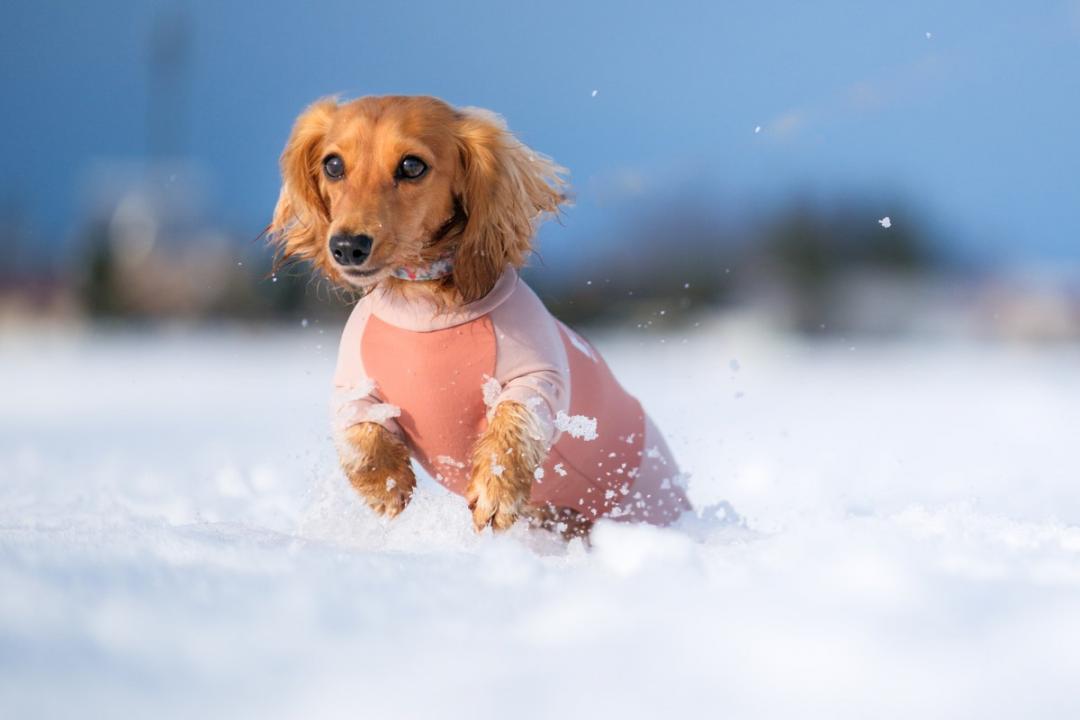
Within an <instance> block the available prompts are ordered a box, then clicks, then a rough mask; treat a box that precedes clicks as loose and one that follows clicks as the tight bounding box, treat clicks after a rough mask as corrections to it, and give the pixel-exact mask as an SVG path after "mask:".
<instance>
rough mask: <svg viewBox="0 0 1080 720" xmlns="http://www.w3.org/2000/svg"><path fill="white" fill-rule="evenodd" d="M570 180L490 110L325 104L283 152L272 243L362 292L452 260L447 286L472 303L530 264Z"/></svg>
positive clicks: (429, 104)
mask: <svg viewBox="0 0 1080 720" xmlns="http://www.w3.org/2000/svg"><path fill="white" fill-rule="evenodd" d="M564 172H565V171H564V170H563V169H562V168H560V167H558V166H557V165H555V164H554V163H553V162H552V161H551V160H550V159H549V158H547V157H544V156H543V155H540V154H538V153H535V152H533V151H532V150H530V149H529V148H527V147H525V146H524V145H523V144H521V143H520V142H519V141H518V140H517V139H516V138H514V136H513V135H511V134H510V133H509V132H508V131H507V129H506V127H505V125H504V124H503V123H502V122H501V121H500V120H499V118H498V117H497V116H495V115H493V114H491V113H487V112H485V111H482V110H475V109H464V110H457V109H455V108H453V107H451V106H450V105H447V104H446V103H444V102H442V101H441V100H438V99H436V98H431V97H400V96H391V97H368V98H361V99H359V100H354V101H352V102H348V103H339V102H337V101H336V100H333V99H328V100H320V101H319V102H316V103H315V104H314V105H312V106H311V107H309V108H308V109H307V110H306V111H304V113H303V114H302V115H301V116H300V117H299V119H297V121H296V125H295V126H294V127H293V131H292V135H291V136H290V137H289V141H288V144H287V145H286V146H285V151H284V153H282V156H281V176H282V187H281V196H280V198H279V199H278V204H277V208H276V209H275V210H274V219H273V222H272V224H271V226H270V232H271V237H272V238H273V239H274V242H276V243H277V244H278V245H279V247H280V248H281V251H282V255H283V256H284V257H285V258H286V259H290V258H296V259H302V260H307V261H309V262H311V263H312V264H313V265H314V266H315V268H316V269H317V270H319V271H320V272H322V273H323V274H324V275H326V276H327V277H328V278H330V279H331V280H332V281H335V282H337V283H340V284H342V285H345V286H348V287H353V288H360V289H365V290H366V289H370V288H371V287H374V286H375V285H377V284H379V283H380V282H384V281H387V280H388V279H389V278H391V277H392V273H393V271H394V270H395V269H396V268H400V267H409V266H422V265H425V264H427V263H430V262H432V261H434V260H437V259H439V258H441V257H445V256H452V258H453V272H452V275H451V276H450V277H449V278H448V279H447V280H446V283H447V284H448V285H449V286H451V287H452V289H453V290H455V291H456V293H457V295H458V297H459V298H460V300H462V301H463V302H469V301H472V300H475V299H478V298H480V297H483V296H484V295H485V294H486V293H487V292H488V291H489V290H490V289H491V287H492V286H493V285H494V284H495V281H496V280H497V279H498V277H499V274H500V273H501V272H502V269H503V268H504V267H505V266H506V264H507V263H510V264H513V265H514V266H516V267H520V266H521V264H522V263H523V262H524V261H525V257H526V255H527V253H528V252H529V249H530V247H531V242H532V236H533V233H534V231H535V226H536V223H537V222H538V221H539V219H540V218H541V217H542V216H544V215H545V214H546V213H554V212H557V210H558V208H559V206H560V204H562V203H563V202H564V201H565V200H566V196H565V194H564V193H563V188H564V182H563V180H562V178H561V177H560V175H561V174H563V173H564Z"/></svg>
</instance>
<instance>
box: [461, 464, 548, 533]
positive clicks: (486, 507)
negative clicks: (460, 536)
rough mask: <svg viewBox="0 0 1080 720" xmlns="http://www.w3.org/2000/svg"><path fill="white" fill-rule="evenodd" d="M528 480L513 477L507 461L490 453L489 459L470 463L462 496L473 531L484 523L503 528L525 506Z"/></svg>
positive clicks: (512, 520)
mask: <svg viewBox="0 0 1080 720" xmlns="http://www.w3.org/2000/svg"><path fill="white" fill-rule="evenodd" d="M530 480H532V478H531V477H530V478H528V480H525V479H523V478H516V477H514V476H513V471H512V470H511V468H509V467H508V466H507V465H503V464H501V463H500V462H499V457H498V456H497V455H493V456H492V457H491V458H490V461H489V462H487V463H485V462H482V461H481V462H480V463H474V465H473V472H472V479H471V480H470V481H469V486H468V487H467V488H466V489H465V499H466V500H467V501H468V502H469V509H471V510H472V514H473V526H474V527H475V528H476V531H477V532H480V531H481V530H483V529H484V528H485V527H486V526H487V525H488V524H490V525H491V527H492V528H494V529H495V530H499V531H501V530H506V529H507V528H509V527H510V526H511V525H513V524H514V521H515V520H517V518H518V516H519V515H521V513H522V511H523V510H524V509H525V503H527V502H528V500H529V489H530V482H529V481H530Z"/></svg>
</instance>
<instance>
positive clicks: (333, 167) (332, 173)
mask: <svg viewBox="0 0 1080 720" xmlns="http://www.w3.org/2000/svg"><path fill="white" fill-rule="evenodd" d="M322 167H323V172H324V173H326V177H328V178H330V179H331V180H338V179H340V178H341V177H342V176H343V175H344V174H345V161H344V160H342V159H341V156H340V155H327V156H326V157H325V158H323V161H322Z"/></svg>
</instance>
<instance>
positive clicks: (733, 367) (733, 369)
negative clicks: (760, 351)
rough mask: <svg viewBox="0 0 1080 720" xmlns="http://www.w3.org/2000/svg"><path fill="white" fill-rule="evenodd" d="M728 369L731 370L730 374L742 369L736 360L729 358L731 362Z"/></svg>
mask: <svg viewBox="0 0 1080 720" xmlns="http://www.w3.org/2000/svg"><path fill="white" fill-rule="evenodd" d="M728 367H729V368H731V372H739V369H740V368H741V367H742V365H740V364H739V361H738V360H737V359H735V358H731V362H729V363H728Z"/></svg>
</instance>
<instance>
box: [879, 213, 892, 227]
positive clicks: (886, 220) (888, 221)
mask: <svg viewBox="0 0 1080 720" xmlns="http://www.w3.org/2000/svg"><path fill="white" fill-rule="evenodd" d="M878 225H880V226H881V227H883V228H891V227H892V218H890V217H889V216H888V215H886V216H885V217H883V218H881V219H880V220H878Z"/></svg>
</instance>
